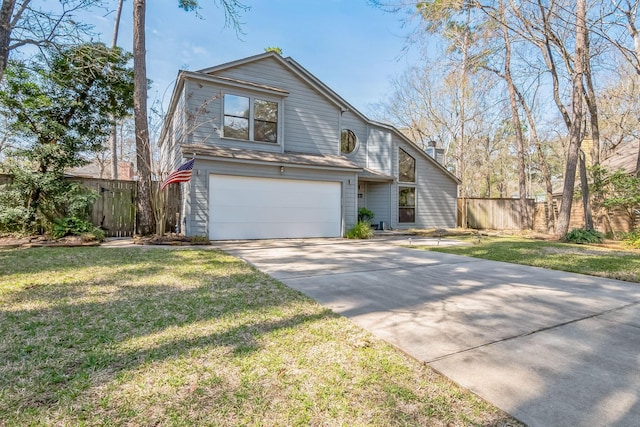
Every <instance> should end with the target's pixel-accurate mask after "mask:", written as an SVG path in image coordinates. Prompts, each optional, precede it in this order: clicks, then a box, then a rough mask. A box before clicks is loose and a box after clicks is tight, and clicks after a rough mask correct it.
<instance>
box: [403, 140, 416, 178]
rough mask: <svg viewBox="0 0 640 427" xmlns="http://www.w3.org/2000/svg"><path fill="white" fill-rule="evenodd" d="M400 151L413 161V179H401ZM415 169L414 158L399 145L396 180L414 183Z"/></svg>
mask: <svg viewBox="0 0 640 427" xmlns="http://www.w3.org/2000/svg"><path fill="white" fill-rule="evenodd" d="M402 153H404V154H405V155H406V156H407V157H408V158H409V159H411V160H412V162H413V168H412V169H413V171H412V172H413V180H412V181H404V180H403V179H402V172H401V170H402V168H401V165H402V159H401V157H402ZM416 169H417V168H416V158H415V157H413V156H412V155H411V154H409V153H408V152H407V151H405V150H403V149H402V148H401V147H398V182H407V183H411V184H415V183H416Z"/></svg>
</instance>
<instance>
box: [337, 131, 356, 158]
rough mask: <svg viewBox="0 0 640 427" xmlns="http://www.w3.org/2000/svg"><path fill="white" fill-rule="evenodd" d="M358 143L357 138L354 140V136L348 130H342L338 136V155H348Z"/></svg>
mask: <svg viewBox="0 0 640 427" xmlns="http://www.w3.org/2000/svg"><path fill="white" fill-rule="evenodd" d="M357 143H358V138H356V134H355V133H354V132H353V131H352V130H349V129H343V131H342V133H341V134H340V153H342V154H350V153H353V151H354V150H355V149H356V144H357Z"/></svg>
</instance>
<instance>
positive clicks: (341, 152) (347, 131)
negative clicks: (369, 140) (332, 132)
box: [340, 128, 359, 156]
mask: <svg viewBox="0 0 640 427" xmlns="http://www.w3.org/2000/svg"><path fill="white" fill-rule="evenodd" d="M345 133H348V134H350V135H353V149H352V150H351V151H348V152H347V151H343V150H342V135H344V134H345ZM358 145H359V144H358V135H356V133H355V132H354V131H352V130H351V129H349V128H343V129H342V130H341V131H340V155H342V156H348V155H350V154H353V153H355V152H356V150H357V149H358Z"/></svg>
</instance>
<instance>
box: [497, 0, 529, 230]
mask: <svg viewBox="0 0 640 427" xmlns="http://www.w3.org/2000/svg"><path fill="white" fill-rule="evenodd" d="M500 24H501V25H502V36H503V38H504V45H505V57H504V79H505V81H506V82H507V86H508V88H509V105H510V107H511V120H512V123H513V127H514V130H515V132H516V148H517V151H518V153H517V162H518V192H519V196H518V198H519V203H518V204H519V206H520V215H519V222H520V228H528V223H529V213H528V208H527V177H526V171H525V159H524V151H525V150H524V135H523V134H522V123H521V122H520V112H519V109H518V99H517V97H516V89H515V84H514V82H513V78H512V77H511V40H510V39H509V27H508V26H507V22H506V18H505V16H504V3H503V2H502V0H501V1H500Z"/></svg>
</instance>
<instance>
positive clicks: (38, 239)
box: [0, 235, 100, 249]
mask: <svg viewBox="0 0 640 427" xmlns="http://www.w3.org/2000/svg"><path fill="white" fill-rule="evenodd" d="M99 245H100V242H99V241H97V240H96V239H95V238H94V237H93V236H92V235H91V236H89V235H86V236H66V237H63V238H60V239H54V238H52V237H50V236H47V235H40V236H24V237H20V236H3V237H0V249H11V248H41V247H77V246H99Z"/></svg>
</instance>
